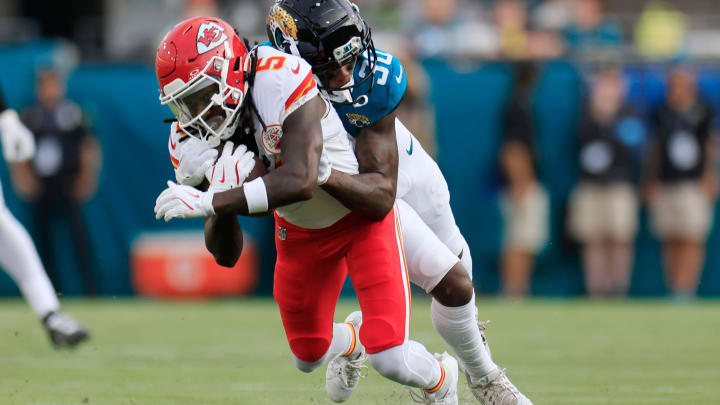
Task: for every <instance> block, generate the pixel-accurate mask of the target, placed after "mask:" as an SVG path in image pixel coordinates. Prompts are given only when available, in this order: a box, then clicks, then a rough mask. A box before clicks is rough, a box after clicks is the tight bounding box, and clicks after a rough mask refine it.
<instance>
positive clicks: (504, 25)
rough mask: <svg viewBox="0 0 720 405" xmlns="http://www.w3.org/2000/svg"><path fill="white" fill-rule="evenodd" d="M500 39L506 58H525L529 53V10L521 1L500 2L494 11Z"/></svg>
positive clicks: (508, 0)
mask: <svg viewBox="0 0 720 405" xmlns="http://www.w3.org/2000/svg"><path fill="white" fill-rule="evenodd" d="M494 15H495V25H496V27H497V30H498V36H499V38H500V53H501V55H502V56H503V57H505V58H510V59H520V58H525V57H526V56H527V53H528V43H527V42H528V38H527V37H528V33H527V20H528V17H527V8H526V6H525V3H523V2H522V1H520V0H498V2H497V3H495V9H494Z"/></svg>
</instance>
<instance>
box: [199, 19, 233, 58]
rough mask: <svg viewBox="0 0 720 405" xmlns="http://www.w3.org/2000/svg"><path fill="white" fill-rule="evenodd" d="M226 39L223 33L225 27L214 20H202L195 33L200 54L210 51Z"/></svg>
mask: <svg viewBox="0 0 720 405" xmlns="http://www.w3.org/2000/svg"><path fill="white" fill-rule="evenodd" d="M227 39H228V36H227V35H226V34H225V28H223V27H221V26H220V25H218V24H217V23H214V22H204V23H202V24H200V28H199V29H198V33H197V51H198V54H200V55H202V54H204V53H205V52H208V51H211V50H213V49H215V48H217V47H218V46H220V45H221V44H222V43H223V42H225V41H226V40H227Z"/></svg>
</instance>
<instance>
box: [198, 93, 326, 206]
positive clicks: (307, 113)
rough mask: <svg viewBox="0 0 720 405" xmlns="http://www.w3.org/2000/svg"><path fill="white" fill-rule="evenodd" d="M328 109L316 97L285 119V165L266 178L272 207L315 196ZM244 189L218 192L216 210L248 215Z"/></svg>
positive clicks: (268, 197)
mask: <svg viewBox="0 0 720 405" xmlns="http://www.w3.org/2000/svg"><path fill="white" fill-rule="evenodd" d="M324 112H325V103H324V102H323V101H322V99H321V98H320V96H316V97H314V98H313V99H312V100H310V101H308V102H307V103H305V104H303V105H302V106H301V107H300V108H298V109H297V110H296V111H295V112H293V113H292V114H290V115H289V116H288V117H287V118H286V119H285V122H284V123H283V137H282V148H281V161H282V165H281V166H280V167H279V168H277V169H275V170H272V171H271V172H270V173H268V174H266V175H265V176H263V177H262V179H263V182H264V183H265V189H266V190H267V199H268V210H270V209H273V208H276V207H282V206H284V205H288V204H292V203H294V202H298V201H304V200H309V199H311V198H312V194H313V190H314V189H315V186H316V185H317V177H318V165H319V163H320V156H321V154H322V139H323V138H322V136H323V135H322V124H321V122H320V121H321V119H322V116H323V114H324ZM244 188H245V187H244V186H243V187H238V188H234V189H232V190H228V191H225V192H222V193H218V194H215V196H214V198H213V202H212V205H213V209H214V210H215V213H216V214H217V215H221V214H229V213H233V214H241V215H248V214H249V210H248V203H247V199H246V198H245V190H244Z"/></svg>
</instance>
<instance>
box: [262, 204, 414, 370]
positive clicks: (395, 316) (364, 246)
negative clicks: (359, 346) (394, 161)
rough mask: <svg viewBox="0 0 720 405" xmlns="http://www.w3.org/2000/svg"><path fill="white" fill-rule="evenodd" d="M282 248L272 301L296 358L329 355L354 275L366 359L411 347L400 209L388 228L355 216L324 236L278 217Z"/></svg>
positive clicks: (390, 216) (308, 359)
mask: <svg viewBox="0 0 720 405" xmlns="http://www.w3.org/2000/svg"><path fill="white" fill-rule="evenodd" d="M275 245H276V247H277V263H276V264H275V281H274V288H273V295H274V296H275V300H276V301H277V303H278V307H279V308H280V316H281V317H282V322H283V326H284V327H285V334H286V335H287V339H288V343H289V344H290V349H291V350H292V352H293V354H294V355H295V356H296V357H297V358H299V359H300V360H302V361H306V362H310V363H312V362H315V361H318V360H320V359H321V358H322V357H323V356H324V355H325V353H326V352H327V350H328V348H329V347H330V342H331V341H332V329H333V315H334V313H335V304H336V303H337V300H338V297H339V295H340V290H341V289H342V286H343V283H344V281H345V276H346V274H348V273H349V274H350V279H351V280H352V283H353V286H354V287H355V291H356V292H357V296H358V301H359V302H360V309H361V310H362V313H363V324H362V327H361V328H360V341H361V342H362V343H363V345H365V349H366V350H367V352H368V353H370V354H373V353H378V352H381V351H383V350H386V349H389V348H391V347H395V346H398V345H401V344H403V343H405V342H406V341H407V339H408V333H409V328H410V285H409V278H408V275H407V271H406V268H405V258H404V253H403V247H402V238H401V232H400V223H399V220H398V216H397V212H396V211H395V210H393V211H391V212H390V213H389V214H388V215H387V217H385V219H383V220H382V221H370V220H367V219H365V218H362V217H360V216H359V215H357V214H355V213H350V214H348V215H347V216H345V217H344V218H342V219H341V220H340V221H338V222H337V223H335V224H333V225H332V226H330V227H327V228H323V229H304V228H300V227H298V226H295V225H292V224H290V223H289V222H287V221H285V220H283V219H282V218H280V217H278V216H277V215H276V216H275Z"/></svg>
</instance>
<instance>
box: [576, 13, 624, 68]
mask: <svg viewBox="0 0 720 405" xmlns="http://www.w3.org/2000/svg"><path fill="white" fill-rule="evenodd" d="M573 11H574V20H573V24H572V25H571V26H570V27H569V28H568V29H567V30H565V41H566V43H567V46H568V50H569V51H570V52H571V53H572V54H575V55H577V56H581V57H594V56H597V55H598V54H605V53H608V52H619V51H620V50H621V49H620V48H621V46H622V41H623V37H622V31H621V29H620V26H619V25H618V24H617V23H616V22H615V21H612V20H610V19H608V17H607V16H606V15H605V2H604V0H575V3H574V10H573Z"/></svg>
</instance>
